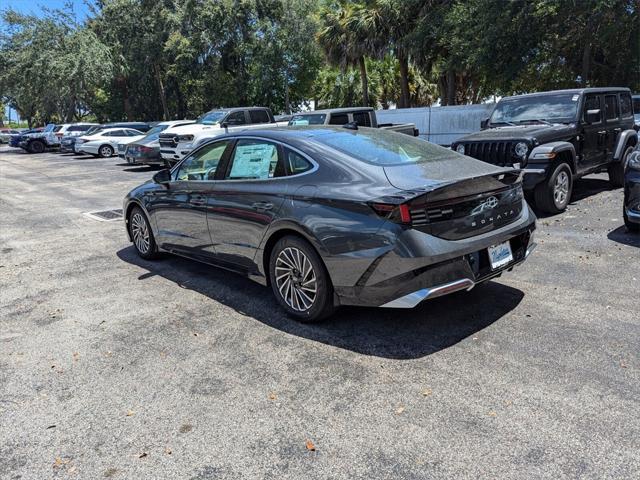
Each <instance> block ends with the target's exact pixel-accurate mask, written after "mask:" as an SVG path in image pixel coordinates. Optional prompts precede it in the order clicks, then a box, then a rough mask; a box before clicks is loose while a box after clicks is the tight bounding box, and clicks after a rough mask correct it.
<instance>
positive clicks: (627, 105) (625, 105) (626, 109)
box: [620, 93, 633, 117]
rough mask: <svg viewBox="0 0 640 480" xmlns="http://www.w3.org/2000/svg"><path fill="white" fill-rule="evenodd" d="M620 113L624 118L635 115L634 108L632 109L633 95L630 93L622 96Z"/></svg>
mask: <svg viewBox="0 0 640 480" xmlns="http://www.w3.org/2000/svg"><path fill="white" fill-rule="evenodd" d="M620 113H621V114H622V116H623V117H630V116H631V115H633V108H631V95H629V94H628V93H622V94H620Z"/></svg>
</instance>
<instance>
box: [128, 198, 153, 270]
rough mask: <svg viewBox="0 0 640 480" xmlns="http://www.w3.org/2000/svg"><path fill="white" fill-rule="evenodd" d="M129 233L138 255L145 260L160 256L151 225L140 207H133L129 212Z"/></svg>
mask: <svg viewBox="0 0 640 480" xmlns="http://www.w3.org/2000/svg"><path fill="white" fill-rule="evenodd" d="M129 233H130V234H131V240H133V246H134V247H135V249H136V251H137V252H138V255H140V256H141V257H142V258H144V259H145V260H153V259H154V258H157V257H158V246H157V245H156V241H155V238H153V231H152V230H151V225H149V220H148V219H147V216H146V215H145V214H144V212H143V211H142V209H141V208H140V207H133V209H132V210H131V213H130V214H129Z"/></svg>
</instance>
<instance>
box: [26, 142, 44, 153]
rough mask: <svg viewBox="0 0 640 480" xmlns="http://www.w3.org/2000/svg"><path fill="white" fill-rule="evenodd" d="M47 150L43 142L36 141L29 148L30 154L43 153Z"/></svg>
mask: <svg viewBox="0 0 640 480" xmlns="http://www.w3.org/2000/svg"><path fill="white" fill-rule="evenodd" d="M46 148H47V147H46V145H45V144H44V142H43V141H41V140H34V141H32V142H30V143H29V145H28V146H27V150H28V151H29V153H43V152H44V151H45V150H46Z"/></svg>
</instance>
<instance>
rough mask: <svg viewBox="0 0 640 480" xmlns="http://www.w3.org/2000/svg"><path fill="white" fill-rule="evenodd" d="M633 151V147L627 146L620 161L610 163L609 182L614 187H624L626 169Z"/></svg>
mask: <svg viewBox="0 0 640 480" xmlns="http://www.w3.org/2000/svg"><path fill="white" fill-rule="evenodd" d="M631 152H633V147H627V148H626V149H625V151H624V153H623V154H622V158H621V159H620V161H619V162H616V163H614V164H612V165H609V168H608V169H607V171H608V172H609V184H610V185H611V186H612V187H613V188H622V187H624V170H625V168H626V166H627V161H628V160H629V155H631Z"/></svg>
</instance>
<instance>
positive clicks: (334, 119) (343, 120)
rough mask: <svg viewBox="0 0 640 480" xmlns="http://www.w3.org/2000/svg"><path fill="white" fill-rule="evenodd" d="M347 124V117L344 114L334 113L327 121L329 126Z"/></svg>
mask: <svg viewBox="0 0 640 480" xmlns="http://www.w3.org/2000/svg"><path fill="white" fill-rule="evenodd" d="M347 123H349V116H348V115H347V114H346V113H335V114H332V115H331V118H330V119H329V125H345V124H347Z"/></svg>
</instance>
